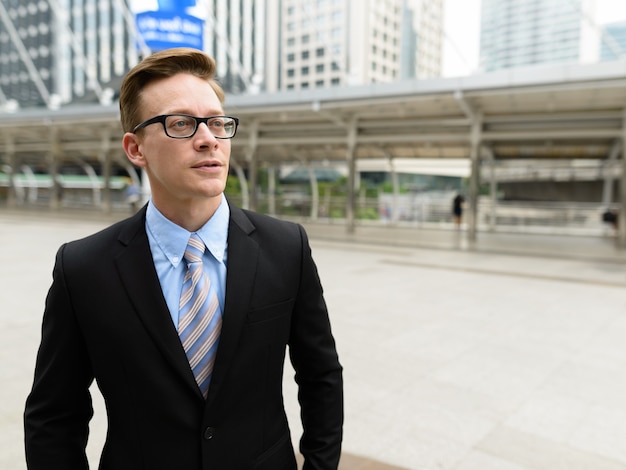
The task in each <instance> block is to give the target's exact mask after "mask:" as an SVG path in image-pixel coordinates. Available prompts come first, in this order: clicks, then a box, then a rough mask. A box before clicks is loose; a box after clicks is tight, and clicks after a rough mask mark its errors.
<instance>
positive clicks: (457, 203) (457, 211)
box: [452, 194, 465, 229]
mask: <svg viewBox="0 0 626 470" xmlns="http://www.w3.org/2000/svg"><path fill="white" fill-rule="evenodd" d="M464 202H465V198H464V197H463V196H461V195H460V194H457V195H456V196H455V197H454V199H453V200H452V216H453V218H454V225H455V227H456V228H457V229H460V228H461V221H462V220H463V203H464Z"/></svg>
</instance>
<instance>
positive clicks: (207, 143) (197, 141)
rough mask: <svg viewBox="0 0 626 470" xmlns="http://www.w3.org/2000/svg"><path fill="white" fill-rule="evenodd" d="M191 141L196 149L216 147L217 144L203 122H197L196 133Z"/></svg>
mask: <svg viewBox="0 0 626 470" xmlns="http://www.w3.org/2000/svg"><path fill="white" fill-rule="evenodd" d="M193 143H194V146H195V147H196V148H197V149H207V148H208V147H212V148H217V146H218V145H219V141H218V139H216V138H215V136H214V135H213V134H211V131H210V130H209V127H208V126H207V125H206V123H204V122H201V123H200V124H198V129H196V134H195V135H194V136H193Z"/></svg>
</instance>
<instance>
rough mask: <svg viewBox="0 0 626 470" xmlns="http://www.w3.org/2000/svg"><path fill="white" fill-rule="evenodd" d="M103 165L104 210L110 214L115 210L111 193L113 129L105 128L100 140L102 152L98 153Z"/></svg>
mask: <svg viewBox="0 0 626 470" xmlns="http://www.w3.org/2000/svg"><path fill="white" fill-rule="evenodd" d="M98 157H99V160H100V163H101V165H102V178H103V180H104V185H103V186H104V187H103V189H104V199H103V201H102V210H103V211H104V212H105V213H107V214H110V213H111V211H112V210H113V196H112V194H111V167H112V162H111V130H110V129H104V130H103V131H102V135H101V141H100V153H99V155H98Z"/></svg>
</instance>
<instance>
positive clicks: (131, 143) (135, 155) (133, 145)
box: [122, 132, 146, 168]
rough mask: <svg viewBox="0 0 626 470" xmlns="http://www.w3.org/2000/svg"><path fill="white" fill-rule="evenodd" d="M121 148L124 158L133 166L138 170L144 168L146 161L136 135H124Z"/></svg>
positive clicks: (139, 140)
mask: <svg viewBox="0 0 626 470" xmlns="http://www.w3.org/2000/svg"><path fill="white" fill-rule="evenodd" d="M122 146H123V147H124V152H125V153H126V156H127V157H128V159H129V160H130V162H131V163H132V164H133V165H135V166H138V167H140V168H144V167H145V166H146V159H145V158H144V156H143V152H142V150H141V139H140V138H139V137H137V134H133V133H131V132H127V133H126V134H124V137H122Z"/></svg>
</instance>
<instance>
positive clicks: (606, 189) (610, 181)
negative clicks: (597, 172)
mask: <svg viewBox="0 0 626 470" xmlns="http://www.w3.org/2000/svg"><path fill="white" fill-rule="evenodd" d="M621 150H622V144H621V142H620V141H619V140H617V141H615V142H614V143H613V146H612V147H611V151H610V152H609V157H608V158H607V159H606V161H605V163H604V172H603V173H604V186H603V187H602V207H603V208H604V209H608V208H610V207H611V205H612V204H613V185H614V180H615V178H614V177H613V174H612V171H611V170H612V169H613V166H614V165H615V163H616V162H617V157H618V156H619V154H620V152H621Z"/></svg>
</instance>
